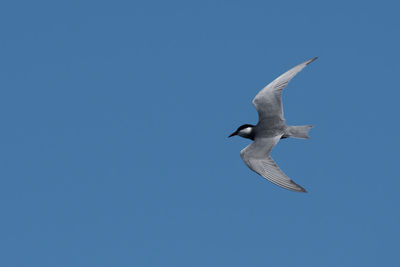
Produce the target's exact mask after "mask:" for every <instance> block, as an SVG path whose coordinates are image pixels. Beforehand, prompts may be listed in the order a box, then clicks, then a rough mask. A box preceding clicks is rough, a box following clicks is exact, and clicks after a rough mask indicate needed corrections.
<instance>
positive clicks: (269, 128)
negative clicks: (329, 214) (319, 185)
mask: <svg viewBox="0 0 400 267" xmlns="http://www.w3.org/2000/svg"><path fill="white" fill-rule="evenodd" d="M316 59H317V57H314V58H312V59H310V60H307V61H305V62H303V63H301V64H299V65H297V66H296V67H294V68H292V69H290V70H288V71H287V72H285V73H284V74H282V75H281V76H279V77H278V78H276V79H275V80H274V81H272V82H271V83H270V84H268V85H267V86H265V87H264V88H263V89H262V90H261V91H260V92H259V93H258V94H257V95H256V96H255V97H254V99H253V105H254V106H255V108H256V109H257V112H258V123H257V125H251V124H244V125H242V126H240V127H239V128H238V129H237V130H236V131H235V132H233V133H232V134H231V135H229V137H232V136H235V135H238V136H240V137H243V138H248V139H251V140H253V143H251V144H250V145H248V146H247V147H245V148H244V149H243V150H242V151H240V156H241V157H242V160H243V161H244V163H246V165H247V166H248V167H249V168H250V169H251V170H252V171H254V172H256V173H258V174H259V175H261V176H262V177H264V178H266V179H268V180H269V181H271V182H272V183H274V184H276V185H278V186H280V187H283V188H285V189H288V190H292V191H296V192H304V193H305V192H307V191H306V190H305V189H304V188H303V187H301V186H300V185H298V184H296V183H295V182H294V181H293V180H291V179H290V178H289V177H288V176H287V175H286V174H285V173H284V172H283V171H281V169H280V168H279V167H278V165H276V163H275V162H274V160H273V159H272V158H271V156H270V153H271V150H272V148H273V147H274V146H275V145H276V144H277V143H278V142H279V140H280V139H283V138H288V137H292V138H300V139H308V138H309V136H308V131H309V130H310V128H312V127H313V126H312V125H306V126H289V125H286V122H285V118H284V117H283V108H282V90H283V88H285V87H286V85H287V84H288V83H289V82H290V80H291V79H292V78H293V77H294V76H296V74H297V73H299V72H300V71H301V70H302V69H304V67H305V66H307V65H308V64H310V63H311V62H313V61H314V60H316Z"/></svg>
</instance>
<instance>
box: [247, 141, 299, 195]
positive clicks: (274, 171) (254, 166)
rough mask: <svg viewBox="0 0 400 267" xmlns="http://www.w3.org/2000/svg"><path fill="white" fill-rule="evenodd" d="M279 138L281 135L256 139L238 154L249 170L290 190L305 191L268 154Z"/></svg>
mask: <svg viewBox="0 0 400 267" xmlns="http://www.w3.org/2000/svg"><path fill="white" fill-rule="evenodd" d="M280 138H281V135H278V136H275V137H271V138H260V139H256V140H255V141H254V142H253V143H251V144H250V145H248V146H247V147H246V148H244V149H243V150H242V151H240V156H241V157H242V159H243V161H244V163H246V165H247V166H248V167H249V168H250V169H251V170H253V171H254V172H256V173H258V174H259V175H261V176H262V177H264V178H267V179H268V180H269V181H271V182H272V183H274V184H276V185H279V186H281V187H283V188H286V189H289V190H292V191H296V192H306V190H305V189H304V188H303V187H301V186H300V185H298V184H296V183H295V182H293V180H291V179H290V178H289V177H287V176H286V174H284V173H283V171H281V169H279V167H278V166H277V165H276V163H275V162H274V160H273V159H272V158H271V156H270V152H271V150H272V148H273V147H274V146H275V145H276V144H277V143H278V142H279V139H280Z"/></svg>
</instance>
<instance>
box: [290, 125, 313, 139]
mask: <svg viewBox="0 0 400 267" xmlns="http://www.w3.org/2000/svg"><path fill="white" fill-rule="evenodd" d="M312 127H313V126H312V125H306V126H288V128H287V130H286V131H287V133H285V135H286V136H287V137H293V138H301V139H308V138H310V137H309V136H308V131H309V130H310V129H311V128H312Z"/></svg>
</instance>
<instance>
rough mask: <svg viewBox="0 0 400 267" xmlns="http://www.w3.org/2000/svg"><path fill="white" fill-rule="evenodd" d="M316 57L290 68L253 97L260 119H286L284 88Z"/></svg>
mask: <svg viewBox="0 0 400 267" xmlns="http://www.w3.org/2000/svg"><path fill="white" fill-rule="evenodd" d="M316 59H317V57H314V58H312V59H310V60H307V61H305V62H303V63H301V64H299V65H297V66H296V67H294V68H292V69H290V70H288V71H287V72H285V73H284V74H282V75H281V76H279V77H278V78H276V79H275V80H274V81H272V82H271V83H270V84H268V85H267V86H265V87H264V88H263V89H262V90H261V91H260V92H258V94H257V95H256V96H255V97H254V99H253V105H254V106H255V107H256V109H257V112H258V117H259V120H260V121H261V120H262V119H265V118H272V117H274V118H277V119H280V120H284V117H283V108H282V97H281V96H282V89H283V88H285V86H286V85H287V84H288V83H289V82H290V80H291V79H292V78H293V77H294V76H296V74H297V73H299V72H300V71H301V70H302V69H304V67H305V66H307V65H308V64H310V63H311V62H313V61H314V60H316Z"/></svg>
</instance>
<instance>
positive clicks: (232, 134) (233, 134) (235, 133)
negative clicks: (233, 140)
mask: <svg viewBox="0 0 400 267" xmlns="http://www.w3.org/2000/svg"><path fill="white" fill-rule="evenodd" d="M235 135H237V132H234V133H231V135H230V136H228V138H229V137H232V136H235Z"/></svg>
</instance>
